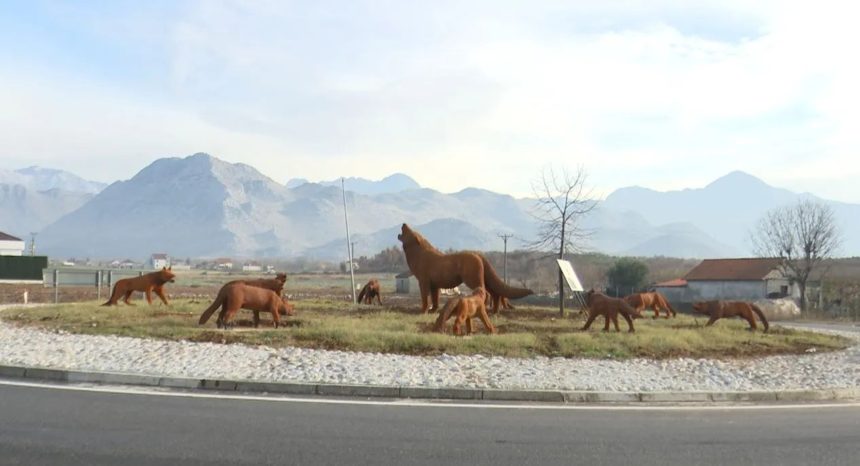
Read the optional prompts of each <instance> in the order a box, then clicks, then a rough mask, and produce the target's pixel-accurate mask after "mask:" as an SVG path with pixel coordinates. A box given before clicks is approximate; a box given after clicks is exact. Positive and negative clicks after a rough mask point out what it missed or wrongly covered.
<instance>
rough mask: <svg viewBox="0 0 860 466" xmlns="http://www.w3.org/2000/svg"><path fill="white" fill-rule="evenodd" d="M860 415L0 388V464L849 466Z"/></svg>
mask: <svg viewBox="0 0 860 466" xmlns="http://www.w3.org/2000/svg"><path fill="white" fill-rule="evenodd" d="M858 458H860V405H855V406H847V407H846V406H842V407H830V408H827V407H816V408H814V409H809V408H803V409H752V410H750V409H743V410H729V409H719V410H713V409H704V410H703V409H686V408H685V409H677V410H615V409H599V410H594V409H591V410H583V409H564V408H561V409H522V408H519V409H515V408H508V407H503V408H487V407H464V406H456V405H444V406H439V405H438V404H437V405H418V406H412V405H408V406H407V405H404V403H402V402H392V403H381V404H365V405H362V404H350V403H344V404H332V403H316V402H294V401H283V400H282V401H275V400H247V399H220V398H202V397H175V396H153V395H141V394H129V393H103V392H90V391H74V390H58V389H54V388H42V387H22V386H10V385H5V384H2V383H0V464H2V465H12V464H20V465H40V464H58V465H79V464H80V465H84V464H85V465H97V464H110V465H124V466H128V465H183V466H186V465H188V466H190V465H198V464H302V465H305V464H332V465H334V464H337V465H345V464H373V465H424V464H438V465H443V464H444V465H452V464H469V465H493V466H502V465H529V464H534V465H552V464H564V465H570V464H589V465H605V464H636V466H648V465H665V464H683V465H711V464H714V465H717V464H720V465H725V464H743V465H760V464H779V465H788V464H797V465H810V464H815V465H837V464H845V465H852V466H854V465H856V464H858Z"/></svg>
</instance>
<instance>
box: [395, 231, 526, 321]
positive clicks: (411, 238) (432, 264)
mask: <svg viewBox="0 0 860 466" xmlns="http://www.w3.org/2000/svg"><path fill="white" fill-rule="evenodd" d="M397 239H399V240H400V242H401V243H403V252H404V254H405V255H406V264H407V265H409V270H410V271H411V272H412V274H413V275H415V278H416V279H417V280H418V288H419V290H420V292H421V312H425V313H426V312H427V311H428V309H429V307H428V300H431V299H432V303H433V307H432V309H431V310H432V311H437V310H438V309H439V290H441V289H443V288H454V287H455V286H458V285H459V284H461V283H465V284H466V286H468V287H469V288H471V289H473V290H474V289H476V288H478V287H480V288H484V289H485V290H486V291H488V292H489V293H491V294H492V295H494V308H495V309H498V299H499V297H502V296H503V297H506V298H509V299H516V298H522V297H524V296H528V295H530V294H532V290H529V289H525V288H514V287H511V286H508V285H506V284H505V282H503V281H502V279H501V278H499V275H498V274H497V273H496V271H495V269H493V267H492V266H491V265H490V263H489V262H488V261H487V259H486V258H485V257H484V256H483V255H481V254H478V253H475V252H470V251H464V252H455V253H451V254H444V253H442V252H441V251H439V250H438V249H436V248H435V247H433V245H432V244H430V242H429V241H427V239H426V238H424V237H423V236H421V234H420V233H418V232H417V231H415V230H413V229H411V228H410V227H409V225H407V224H405V223H404V224H403V225H402V226H401V228H400V234H399V235H397Z"/></svg>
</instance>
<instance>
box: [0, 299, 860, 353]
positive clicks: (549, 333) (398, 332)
mask: <svg viewBox="0 0 860 466" xmlns="http://www.w3.org/2000/svg"><path fill="white" fill-rule="evenodd" d="M98 304H99V303H97V302H88V303H76V304H60V305H54V306H45V307H36V308H28V309H6V310H4V311H2V312H0V318H2V319H3V320H5V321H7V322H15V323H18V324H21V325H32V326H36V327H41V328H46V329H56V330H64V331H68V332H71V333H81V334H96V335H104V334H108V335H120V336H129V337H146V338H159V339H167V340H188V341H206V342H215V343H225V344H229V343H243V344H249V345H267V346H272V347H283V346H299V347H306V348H324V349H332V350H344V351H366V352H380V353H399V354H413V355H436V354H441V353H447V354H484V355H492V356H513V357H532V356H539V355H540V356H549V357H559V356H560V357H589V358H631V357H650V358H658V359H660V358H673V357H682V356H684V357H694V358H714V357H715V358H725V357H754V356H763V355H773V354H800V353H804V352H808V351H812V350H813V349H814V350H815V351H833V350H838V349H843V348H846V347H848V346H849V345H850V344H851V341H850V340H848V339H845V338H842V337H838V336H833V335H824V334H819V333H814V332H809V331H803V330H793V329H786V328H782V327H779V326H774V327H772V328H771V331H770V333H767V334H764V333H762V332H760V331H759V332H754V333H753V332H749V331H747V330H746V327H747V324H746V322H744V321H739V320H720V321H719V322H717V323H716V324H715V325H714V326H712V327H704V323H705V322H706V320H707V319H704V318H701V317H700V318H696V317H693V316H687V315H679V316H678V317H677V318H674V319H657V320H652V319H650V318H648V319H641V320H637V321H635V324H636V330H637V331H636V333H634V334H628V333H626V323H624V322H623V321H622V322H621V328H622V332H620V333H616V332H615V331H614V330H613V331H610V332H605V333H604V332H602V331H601V329H602V323H603V322H602V318H598V320H597V321H596V322H595V324H594V326H592V328H591V330H590V331H588V332H583V331H580V330H579V328H581V327H582V325H583V323H584V320H585V319H584V316H580V315H577V314H576V313H573V314H572V315H571V316H569V317H565V318H558V317H557V314H556V311H555V310H554V309H550V308H540V307H519V308H518V309H516V310H513V311H503V312H502V313H500V314H499V315H498V316H495V317H492V319H493V323H494V325H496V326H497V329H498V330H499V334H498V335H486V334H484V333H483V331H484V328H483V325H482V324H481V323H480V321H478V320H476V321H475V328H476V329H477V331H478V332H479V333H478V334H476V335H473V336H470V337H454V336H452V335H450V334H439V333H435V332H433V331H432V330H431V326H432V323H433V322H434V320H435V318H436V315H435V314H425V315H421V314H418V313H417V309H411V308H406V307H402V306H400V307H387V308H386V307H375V306H373V307H371V306H360V307H356V306H353V305H350V303H347V302H343V301H335V300H330V299H309V300H299V301H295V302H293V304H294V305H295V307H296V310H297V315H296V316H295V317H289V318H286V321H285V322H284V323H285V326H284V327H283V328H279V329H274V328H272V327H271V321H270V320H266V315H265V314H261V318H262V319H263V322H261V325H260V328H259V329H254V328H253V326H252V324H251V313H250V311H240V313H239V314H238V315H237V318H236V324H237V325H236V328H234V329H233V330H227V331H224V330H218V329H216V328H215V324H214V319H211V320H210V322H209V323H208V324H207V325H204V326H198V325H197V319H198V318H199V316H200V314H201V313H202V312H203V310H204V309H205V308H206V307H207V306H208V305H209V302H200V301H194V300H175V301H174V302H173V303H172V305H171V306H170V307H165V306H161V305H153V306H148V305H146V304H141V305H137V306H114V307H101V306H99V305H98ZM282 319H284V318H283V317H282ZM448 330H449V332H450V324H449V326H448Z"/></svg>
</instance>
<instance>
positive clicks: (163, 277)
mask: <svg viewBox="0 0 860 466" xmlns="http://www.w3.org/2000/svg"><path fill="white" fill-rule="evenodd" d="M171 269H172V267H162V268H161V270H158V271H155V272H150V273H147V274H144V275H141V276H139V277H132V278H123V279H121V280H117V282H116V283H115V284H114V285H113V292H112V293H111V294H110V298H109V299H108V300H107V302H106V303H104V304H102V306H114V305H116V304H117V302H118V301H119V299H120V297H121V296H122V300H123V302H125V303H126V304H128V305H129V306H134V304H132V303H131V302H130V301H129V298H131V295H132V294H133V293H134V292H135V291H142V292H143V293H144V294H145V295H146V302H148V303H149V304H152V292H155V294H156V295H158V297H159V298H161V301H162V302H163V303H164V305H165V306H167V305H168V303H167V296H164V284H165V283H173V279H174V278H176V274H174V273H173V271H172V270H171Z"/></svg>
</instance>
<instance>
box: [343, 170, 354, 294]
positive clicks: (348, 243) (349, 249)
mask: <svg viewBox="0 0 860 466" xmlns="http://www.w3.org/2000/svg"><path fill="white" fill-rule="evenodd" d="M340 188H341V192H343V221H344V223H345V224H346V253H347V254H349V279H350V281H351V282H352V303H353V304H355V273H354V272H353V271H352V242H351V241H350V239H349V216H347V214H346V182H345V181H344V179H343V177H341V179H340Z"/></svg>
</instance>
